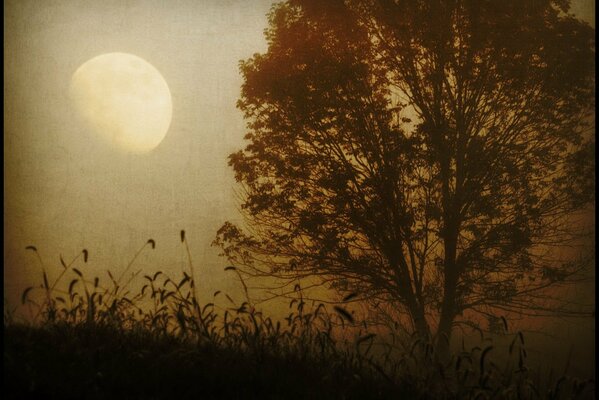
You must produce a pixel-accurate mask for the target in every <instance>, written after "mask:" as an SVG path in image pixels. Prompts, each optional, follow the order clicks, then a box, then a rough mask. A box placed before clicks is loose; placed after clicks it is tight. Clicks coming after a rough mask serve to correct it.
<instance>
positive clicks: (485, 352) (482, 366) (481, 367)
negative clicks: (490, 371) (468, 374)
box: [480, 346, 493, 376]
mask: <svg viewBox="0 0 599 400" xmlns="http://www.w3.org/2000/svg"><path fill="white" fill-rule="evenodd" d="M492 349H493V346H489V347H487V348H486V349H484V350H483V352H482V354H481V355H480V371H481V372H480V374H481V376H482V375H483V374H484V372H485V358H486V357H487V354H488V353H489V352H490V351H491V350H492Z"/></svg>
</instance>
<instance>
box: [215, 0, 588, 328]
mask: <svg viewBox="0 0 599 400" xmlns="http://www.w3.org/2000/svg"><path fill="white" fill-rule="evenodd" d="M567 11H568V1H566V0H563V1H562V0H534V1H522V0H501V1H499V0H487V1H481V0H434V1H429V0H427V1H393V0H347V1H342V0H331V1H326V2H323V1H316V0H289V1H287V2H284V3H280V4H278V5H275V6H273V9H272V11H271V13H270V16H269V28H268V29H267V30H266V38H267V40H268V51H267V52H266V53H265V54H255V55H254V56H253V57H251V58H250V59H248V60H246V61H243V62H242V63H241V72H242V75H243V78H244V84H243V86H242V93H241V98H240V100H239V102H238V107H239V108H240V109H241V110H242V111H243V113H244V116H245V118H246V120H247V122H248V133H247V135H246V137H245V138H246V140H247V141H248V144H247V146H246V147H245V149H243V150H240V151H238V152H236V153H234V154H232V155H231V156H230V158H229V164H230V165H231V166H232V167H233V169H234V171H235V177H236V180H237V181H238V182H239V183H240V184H241V187H242V197H243V204H242V210H243V212H244V215H245V216H246V217H247V221H248V226H247V227H246V228H244V229H242V228H240V227H237V226H235V225H233V224H231V223H225V224H224V225H223V227H222V228H221V229H220V230H219V232H218V234H217V239H216V240H215V243H217V244H218V245H220V246H221V247H222V248H223V250H224V253H225V255H226V256H227V257H229V259H231V261H232V262H234V263H235V264H236V265H238V266H240V267H244V268H245V270H246V271H248V272H251V273H254V274H259V275H260V274H264V275H277V276H283V277H298V276H319V277H321V278H322V279H323V280H325V281H327V282H330V283H331V285H332V286H333V287H335V288H337V289H339V290H351V291H357V292H358V293H360V295H361V297H362V298H368V299H378V300H384V301H387V302H390V303H392V304H394V305H396V306H397V308H398V310H402V311H404V312H405V313H406V314H407V315H408V316H409V317H410V319H411V321H412V322H413V329H414V330H416V331H418V332H419V333H421V334H426V335H428V334H431V333H437V334H438V335H446V336H448V337H449V336H450V334H451V327H452V324H453V323H454V321H455V320H456V318H457V317H458V316H459V315H461V314H462V313H463V312H464V311H466V310H471V311H475V312H479V313H483V314H485V315H497V313H498V312H509V311H514V310H519V311H522V310H533V311H535V312H540V311H545V310H550V309H553V310H556V309H555V308H554V307H556V304H554V303H551V304H548V303H547V302H544V301H543V296H540V293H546V292H543V291H545V290H546V289H547V288H548V287H551V286H552V285H555V284H560V283H564V282H567V281H568V280H569V279H570V278H572V277H574V276H575V274H576V273H577V272H578V271H579V270H580V265H579V264H577V263H561V262H557V260H555V259H553V258H552V257H548V256H547V251H546V249H547V248H550V247H551V246H555V245H557V244H560V243H564V242H565V241H566V240H567V239H569V238H571V234H573V233H575V231H576V230H575V229H571V228H572V227H571V226H569V225H568V216H569V215H571V214H572V213H573V212H575V211H577V210H581V209H583V208H584V207H586V206H588V204H590V203H592V202H593V200H594V190H595V189H594V146H593V143H594V132H593V129H594V119H593V117H592V110H594V101H595V98H594V67H595V65H594V52H595V48H594V46H595V44H594V29H592V28H591V27H590V26H588V24H586V23H584V22H582V21H580V20H578V19H576V18H575V17H573V16H572V15H569V14H568V13H567ZM558 310H562V309H561V308H558Z"/></svg>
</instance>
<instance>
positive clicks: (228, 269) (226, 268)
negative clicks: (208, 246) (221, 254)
mask: <svg viewBox="0 0 599 400" xmlns="http://www.w3.org/2000/svg"><path fill="white" fill-rule="evenodd" d="M225 271H237V268H235V267H233V266H231V265H230V266H228V267H225Z"/></svg>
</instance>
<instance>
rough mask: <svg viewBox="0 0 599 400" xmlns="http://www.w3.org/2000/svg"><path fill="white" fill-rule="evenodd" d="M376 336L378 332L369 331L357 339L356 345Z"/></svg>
mask: <svg viewBox="0 0 599 400" xmlns="http://www.w3.org/2000/svg"><path fill="white" fill-rule="evenodd" d="M374 337H376V333H369V334H368V335H364V336H362V337H361V338H359V339H358V340H357V341H356V346H357V345H359V344H360V343H362V342H365V341H366V340H369V339H372V338H374Z"/></svg>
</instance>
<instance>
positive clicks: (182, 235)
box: [181, 229, 185, 243]
mask: <svg viewBox="0 0 599 400" xmlns="http://www.w3.org/2000/svg"><path fill="white" fill-rule="evenodd" d="M184 241H185V230H183V229H181V243H183V242H184Z"/></svg>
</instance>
